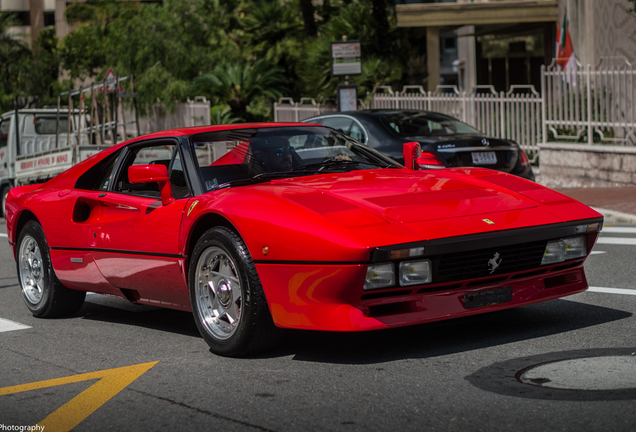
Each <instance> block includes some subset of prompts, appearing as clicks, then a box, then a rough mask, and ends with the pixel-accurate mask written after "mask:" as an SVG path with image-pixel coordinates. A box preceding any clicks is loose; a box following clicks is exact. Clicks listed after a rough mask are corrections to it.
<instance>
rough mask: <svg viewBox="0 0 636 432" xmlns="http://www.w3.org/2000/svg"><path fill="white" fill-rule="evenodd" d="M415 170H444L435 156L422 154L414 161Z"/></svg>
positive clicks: (443, 165)
mask: <svg viewBox="0 0 636 432" xmlns="http://www.w3.org/2000/svg"><path fill="white" fill-rule="evenodd" d="M415 165H416V166H417V168H416V169H438V168H446V164H445V163H444V161H443V160H441V159H440V158H438V157H437V156H435V155H434V154H433V153H422V156H420V157H419V158H417V159H415Z"/></svg>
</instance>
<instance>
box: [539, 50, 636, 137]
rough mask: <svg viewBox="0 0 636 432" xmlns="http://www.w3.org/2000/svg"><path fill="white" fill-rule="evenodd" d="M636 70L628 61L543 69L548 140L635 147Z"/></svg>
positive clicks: (545, 127) (544, 121)
mask: <svg viewBox="0 0 636 432" xmlns="http://www.w3.org/2000/svg"><path fill="white" fill-rule="evenodd" d="M635 78H636V70H634V68H633V67H632V65H631V63H629V62H628V61H627V60H626V59H624V58H614V59H609V58H603V59H602V60H601V63H600V64H599V65H598V66H590V65H585V66H581V65H578V67H577V69H576V70H571V71H561V70H559V68H558V67H556V65H555V64H554V63H553V64H551V65H550V66H548V67H547V68H546V67H542V73H541V79H542V86H543V105H544V108H545V109H544V112H545V118H544V119H543V128H544V132H543V133H544V135H545V136H547V135H548V133H550V134H551V135H552V136H553V137H554V138H555V139H557V140H559V141H561V140H570V141H574V142H586V143H588V144H592V143H594V142H598V143H610V144H619V145H635V144H636V135H635V132H636V109H635V108H634V103H635V102H636V79H635Z"/></svg>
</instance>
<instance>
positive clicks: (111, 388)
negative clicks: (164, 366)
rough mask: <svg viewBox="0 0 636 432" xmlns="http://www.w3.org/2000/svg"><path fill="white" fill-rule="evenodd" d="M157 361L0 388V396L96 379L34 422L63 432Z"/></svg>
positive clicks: (71, 427) (49, 430) (46, 428)
mask: <svg viewBox="0 0 636 432" xmlns="http://www.w3.org/2000/svg"><path fill="white" fill-rule="evenodd" d="M157 363H159V362H150V363H142V364H138V365H133V366H125V367H120V368H115V369H107V370H103V371H98V372H89V373H85V374H80V375H73V376H69V377H64V378H55V379H51V380H46V381H38V382H34V383H30V384H21V385H16V386H11V387H4V388H0V396H3V395H8V394H13V393H20V392H25V391H30V390H37V389H43V388H47V387H54V386H58V385H62V384H71V383H76V382H81V381H89V380H93V379H99V381H97V382H96V383H95V384H93V385H92V386H90V387H89V388H87V389H86V390H84V391H83V392H82V393H80V394H78V395H77V396H75V397H74V398H73V399H71V400H70V401H68V402H67V403H65V404H64V405H62V406H61V407H60V408H58V409H57V410H55V411H54V412H52V413H51V414H50V415H49V416H48V417H46V418H45V419H44V420H42V421H41V422H39V423H38V425H40V426H44V430H46V432H67V431H70V430H71V429H73V428H74V427H75V426H77V425H78V424H80V423H81V422H82V421H83V420H84V419H85V418H86V417H88V416H89V415H91V414H92V413H93V412H94V411H95V410H97V408H99V407H100V406H102V405H103V404H105V403H106V402H107V401H108V400H109V399H110V398H112V397H113V396H115V395H116V394H117V393H119V392H120V391H122V390H123V389H125V388H126V387H127V386H128V385H129V384H130V383H132V382H133V381H134V380H136V379H137V378H139V377H140V376H141V375H143V374H144V373H145V372H146V371H148V370H149V369H150V368H151V367H153V366H154V365H156V364H157Z"/></svg>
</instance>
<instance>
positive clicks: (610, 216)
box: [592, 207, 636, 225]
mask: <svg viewBox="0 0 636 432" xmlns="http://www.w3.org/2000/svg"><path fill="white" fill-rule="evenodd" d="M592 208H593V209H594V210H596V211H597V212H599V213H600V214H602V215H603V217H604V218H605V221H604V223H603V225H608V224H610V225H611V224H617V223H626V224H635V223H636V215H633V214H630V213H623V212H619V211H616V210H609V209H604V208H599V207H592Z"/></svg>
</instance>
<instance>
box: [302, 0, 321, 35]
mask: <svg viewBox="0 0 636 432" xmlns="http://www.w3.org/2000/svg"><path fill="white" fill-rule="evenodd" d="M300 9H301V10H302V12H303V21H304V22H305V34H306V35H307V37H312V38H313V37H316V36H318V27H317V26H316V20H315V19H314V5H313V4H312V3H311V0H300Z"/></svg>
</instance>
